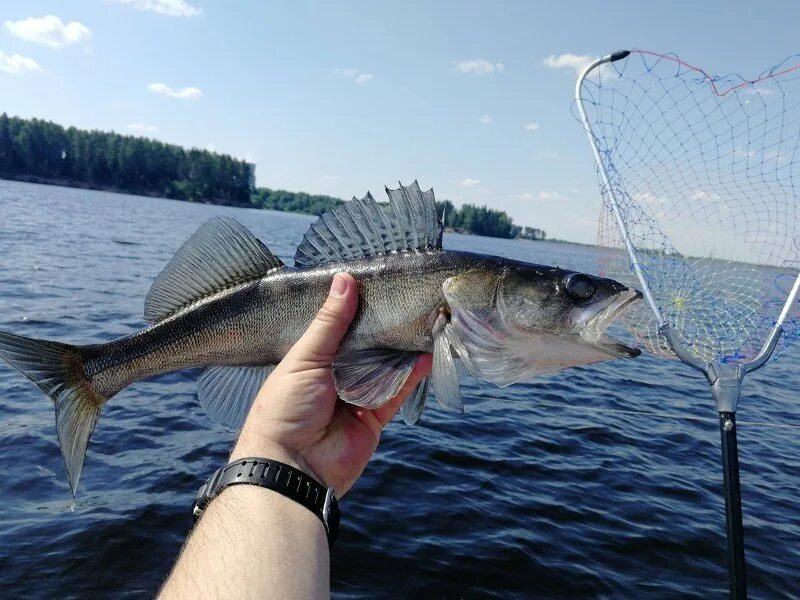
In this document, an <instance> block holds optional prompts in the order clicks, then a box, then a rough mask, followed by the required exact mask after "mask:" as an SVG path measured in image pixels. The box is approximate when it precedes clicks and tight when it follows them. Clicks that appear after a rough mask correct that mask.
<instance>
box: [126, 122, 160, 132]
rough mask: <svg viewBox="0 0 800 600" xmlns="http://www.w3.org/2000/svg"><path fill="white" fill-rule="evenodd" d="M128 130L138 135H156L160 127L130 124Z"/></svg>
mask: <svg viewBox="0 0 800 600" xmlns="http://www.w3.org/2000/svg"><path fill="white" fill-rule="evenodd" d="M128 129H130V130H131V131H135V132H137V133H155V132H156V131H158V127H156V126H155V125H147V124H145V123H129V124H128Z"/></svg>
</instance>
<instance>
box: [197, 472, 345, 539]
mask: <svg viewBox="0 0 800 600" xmlns="http://www.w3.org/2000/svg"><path fill="white" fill-rule="evenodd" d="M239 484H249V485H258V486H261V487H265V488H267V489H270V490H273V491H275V492H278V493H279V494H282V495H284V496H286V497H288V498H291V499H292V500H294V501H295V502H297V503H299V504H302V505H303V506H305V507H306V508H307V509H308V510H310V511H311V512H313V513H314V514H315V515H317V517H319V519H320V521H322V525H323V526H324V527H325V532H326V534H327V535H328V546H329V547H333V542H334V541H335V540H336V535H337V534H338V533H339V520H340V518H341V513H340V512H339V502H338V501H337V500H336V496H334V495H333V488H326V487H325V486H324V485H322V484H321V483H319V482H318V481H317V480H316V479H314V478H313V477H311V476H310V475H307V474H306V473H303V472H302V471H300V470H298V469H295V468H294V467H291V466H289V465H287V464H284V463H282V462H278V461H277V460H272V459H267V458H240V459H239V460H237V461H235V462H232V463H230V464H227V465H225V466H224V467H222V468H220V469H217V470H216V471H214V473H213V474H212V475H211V477H209V479H208V481H206V482H205V484H203V486H202V487H201V488H200V489H199V490H198V492H197V496H196V497H195V499H194V503H193V504H192V514H193V515H194V520H195V521H197V519H198V518H200V515H202V514H203V511H204V510H205V508H206V506H208V503H209V502H211V500H213V499H214V498H215V497H216V496H218V495H219V493H220V492H221V491H222V490H224V489H225V488H226V487H228V486H231V485H239Z"/></svg>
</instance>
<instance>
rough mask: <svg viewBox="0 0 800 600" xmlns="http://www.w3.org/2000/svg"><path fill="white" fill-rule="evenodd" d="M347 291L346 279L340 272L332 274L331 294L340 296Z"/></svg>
mask: <svg viewBox="0 0 800 600" xmlns="http://www.w3.org/2000/svg"><path fill="white" fill-rule="evenodd" d="M346 291H347V280H346V279H345V278H344V277H343V276H342V274H341V273H337V274H336V275H334V276H333V283H332V284H331V296H337V297H342V296H344V293H345V292H346Z"/></svg>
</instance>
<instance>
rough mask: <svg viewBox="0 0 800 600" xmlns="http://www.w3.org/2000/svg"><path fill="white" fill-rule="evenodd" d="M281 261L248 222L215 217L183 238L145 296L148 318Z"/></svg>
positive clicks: (259, 273) (256, 275)
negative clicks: (262, 241) (192, 233)
mask: <svg viewBox="0 0 800 600" xmlns="http://www.w3.org/2000/svg"><path fill="white" fill-rule="evenodd" d="M282 266H283V263H282V262H281V261H280V259H278V258H277V257H275V256H274V255H273V254H272V252H270V251H269V250H268V249H267V247H266V246H265V245H264V244H263V243H261V241H260V240H259V239H258V238H257V237H256V236H254V235H253V234H252V233H250V231H248V230H247V229H246V228H245V227H244V225H242V224H241V223H239V222H237V221H234V220H233V219H231V218H228V217H215V218H213V219H211V220H210V221H208V222H206V223H205V224H203V225H202V226H201V227H200V229H198V230H197V231H196V232H195V233H194V235H193V236H192V237H190V238H189V239H188V240H186V241H185V242H184V244H183V245H182V246H181V247H180V248H179V249H178V251H177V252H176V253H175V256H173V257H172V260H170V261H169V263H167V266H166V267H164V270H163V271H161V273H160V274H159V275H158V277H156V280H155V281H154V282H153V285H152V287H151V288H150V291H149V292H148V293H147V298H146V299H145V301H144V318H145V319H147V320H148V321H150V322H156V321H160V320H162V319H164V318H166V317H168V316H169V315H171V314H173V313H174V312H176V311H177V310H179V309H181V308H183V307H184V306H187V305H189V304H191V303H192V302H195V301H197V300H199V299H201V298H204V297H205V296H208V295H210V294H213V293H214V292H218V291H220V290H223V289H225V288H228V287H231V286H234V285H238V284H240V283H244V282H246V281H252V280H254V279H258V278H260V277H263V276H264V275H265V274H266V273H268V272H269V271H272V270H274V269H279V268H280V267H282Z"/></svg>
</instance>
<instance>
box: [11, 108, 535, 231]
mask: <svg viewBox="0 0 800 600" xmlns="http://www.w3.org/2000/svg"><path fill="white" fill-rule="evenodd" d="M0 178H2V179H8V180H12V181H22V182H28V183H39V184H45V185H60V186H65V187H72V188H79V189H88V190H99V191H106V192H117V193H121V194H134V195H140V196H150V197H157V198H168V199H171V200H183V201H186V202H199V203H203V204H220V205H223V206H236V207H241V208H262V209H270V210H279V211H285V212H296V213H303V214H309V215H321V214H323V213H325V212H327V211H329V210H331V209H332V208H335V207H336V206H339V205H341V204H342V203H343V202H345V201H344V200H342V199H341V198H336V197H333V196H326V195H323V194H308V193H306V192H290V191H286V190H275V189H270V188H266V187H256V184H255V165H254V164H252V163H249V162H247V161H244V160H240V159H237V158H234V157H232V156H230V155H227V154H220V153H218V152H212V151H209V150H201V149H199V148H184V147H182V146H177V145H175V144H165V143H164V142H161V141H158V140H155V139H150V138H144V137H136V136H130V135H121V134H118V133H115V132H110V131H97V130H92V131H87V130H83V129H78V128H76V127H66V128H65V127H63V126H61V125H59V124H57V123H53V122H51V121H44V120H42V119H23V118H20V117H14V116H11V117H9V116H8V115H7V114H6V113H2V114H0ZM438 208H439V209H440V210H441V212H442V214H443V215H444V219H445V225H446V226H447V227H450V228H452V229H453V230H454V231H458V232H461V233H469V234H475V235H483V236H487V237H496V238H504V239H514V238H524V239H531V240H544V239H546V238H547V234H546V232H545V231H544V230H543V229H539V228H537V227H529V226H520V225H516V224H515V223H514V222H513V220H512V219H511V217H510V216H509V215H508V214H506V213H505V212H504V211H501V210H497V209H493V208H489V207H487V206H476V205H473V204H463V205H461V206H459V207H455V206H454V205H453V203H452V202H450V201H449V200H447V199H442V200H440V201H439V202H438Z"/></svg>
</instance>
